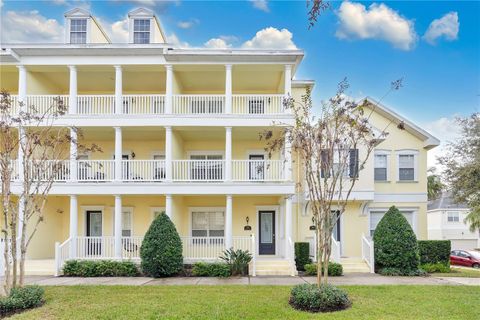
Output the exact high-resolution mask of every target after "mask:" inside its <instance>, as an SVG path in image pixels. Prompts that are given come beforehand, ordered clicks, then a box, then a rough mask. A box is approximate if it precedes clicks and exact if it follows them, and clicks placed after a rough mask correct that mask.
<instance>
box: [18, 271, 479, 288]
mask: <svg viewBox="0 0 480 320" xmlns="http://www.w3.org/2000/svg"><path fill="white" fill-rule="evenodd" d="M329 281H330V283H332V284H335V285H368V286H370V285H472V286H480V278H453V277H439V278H437V277H384V276H380V275H377V274H370V273H348V274H346V275H344V276H342V277H330V278H329ZM315 282H316V278H315V277H275V276H272V277H267V276H264V277H232V278H226V279H224V278H209V277H185V278H183V277H174V278H161V279H154V278H147V277H126V278H115V277H99V278H71V277H51V276H27V277H26V279H25V283H26V284H38V285H42V286H73V285H126V286H144V285H286V286H292V285H296V284H302V283H315Z"/></svg>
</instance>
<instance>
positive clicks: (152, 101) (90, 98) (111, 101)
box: [11, 94, 286, 116]
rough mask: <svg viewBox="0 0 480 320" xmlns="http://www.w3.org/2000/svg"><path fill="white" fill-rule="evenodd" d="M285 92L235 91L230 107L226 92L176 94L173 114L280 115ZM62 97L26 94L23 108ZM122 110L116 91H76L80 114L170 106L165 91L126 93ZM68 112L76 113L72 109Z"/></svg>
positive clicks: (45, 107) (38, 107) (147, 111)
mask: <svg viewBox="0 0 480 320" xmlns="http://www.w3.org/2000/svg"><path fill="white" fill-rule="evenodd" d="M283 98H284V95H282V94H233V95H232V96H231V111H230V112H229V111H228V110H227V96H226V95H224V94H208V95H207V94H198V95H191V94H177V95H173V96H172V97H171V99H172V102H171V105H172V108H171V114H174V115H202V114H205V115H212V114H219V115H220V114H229V113H230V114H235V115H279V114H285V113H286V112H285V108H284V105H283ZM11 101H12V112H13V113H14V114H15V113H18V112H19V110H20V107H19V105H18V96H17V95H12V96H11ZM58 101H61V102H62V103H63V104H65V105H67V106H68V104H69V96H68V95H27V97H26V103H25V106H24V109H25V110H26V111H28V112H36V113H40V114H45V113H48V112H49V111H50V110H52V107H53V106H55V105H56V103H58ZM122 101H123V102H122V107H121V109H122V110H119V111H118V112H117V110H116V107H115V102H116V99H115V95H113V94H107V95H77V109H76V114H78V115H91V116H101V115H113V114H123V115H163V114H167V113H168V110H167V108H166V105H167V97H166V95H164V94H124V95H122ZM67 113H68V114H75V112H72V111H71V109H70V110H69V111H68V112H67Z"/></svg>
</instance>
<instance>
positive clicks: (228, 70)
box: [225, 64, 232, 114]
mask: <svg viewBox="0 0 480 320" xmlns="http://www.w3.org/2000/svg"><path fill="white" fill-rule="evenodd" d="M225 113H227V114H231V113H232V65H231V64H227V65H225Z"/></svg>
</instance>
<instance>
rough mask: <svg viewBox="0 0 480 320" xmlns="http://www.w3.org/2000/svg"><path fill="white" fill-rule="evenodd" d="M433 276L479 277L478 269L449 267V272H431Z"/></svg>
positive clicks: (479, 271)
mask: <svg viewBox="0 0 480 320" xmlns="http://www.w3.org/2000/svg"><path fill="white" fill-rule="evenodd" d="M431 275H432V276H434V277H461V278H480V270H478V269H466V268H455V267H451V268H450V272H449V273H432V274H431Z"/></svg>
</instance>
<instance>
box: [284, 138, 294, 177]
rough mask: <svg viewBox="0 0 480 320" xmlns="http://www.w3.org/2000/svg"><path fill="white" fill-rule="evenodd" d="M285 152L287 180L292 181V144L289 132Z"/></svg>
mask: <svg viewBox="0 0 480 320" xmlns="http://www.w3.org/2000/svg"><path fill="white" fill-rule="evenodd" d="M283 152H284V157H285V180H287V181H292V144H291V142H290V136H289V134H288V133H285V144H284V148H283Z"/></svg>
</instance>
